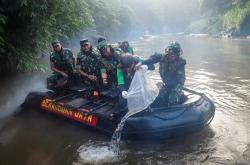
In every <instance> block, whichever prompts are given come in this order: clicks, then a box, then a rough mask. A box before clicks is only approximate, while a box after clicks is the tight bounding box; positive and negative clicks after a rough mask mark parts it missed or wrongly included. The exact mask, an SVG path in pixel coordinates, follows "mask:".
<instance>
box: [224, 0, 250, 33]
mask: <svg viewBox="0 0 250 165" xmlns="http://www.w3.org/2000/svg"><path fill="white" fill-rule="evenodd" d="M248 17H250V1H248V2H247V3H246V4H245V5H240V4H238V5H236V6H234V8H233V9H232V10H230V11H228V12H227V13H226V14H225V15H224V19H223V25H224V29H225V30H226V31H228V32H237V31H240V30H241V27H242V25H243V24H244V23H245V21H246V20H247V18H248Z"/></svg>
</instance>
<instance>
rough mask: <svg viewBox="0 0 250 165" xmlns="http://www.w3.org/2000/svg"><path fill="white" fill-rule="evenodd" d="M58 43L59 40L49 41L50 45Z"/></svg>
mask: <svg viewBox="0 0 250 165" xmlns="http://www.w3.org/2000/svg"><path fill="white" fill-rule="evenodd" d="M58 43H60V41H59V40H57V39H56V40H53V41H52V42H51V45H52V46H55V45H56V44H58Z"/></svg>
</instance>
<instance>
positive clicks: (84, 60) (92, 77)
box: [77, 39, 101, 96]
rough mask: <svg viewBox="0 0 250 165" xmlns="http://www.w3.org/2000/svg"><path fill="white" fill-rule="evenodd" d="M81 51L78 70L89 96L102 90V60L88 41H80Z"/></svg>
mask: <svg viewBox="0 0 250 165" xmlns="http://www.w3.org/2000/svg"><path fill="white" fill-rule="evenodd" d="M80 46H81V51H80V52H79V53H78V54H77V70H78V72H79V73H80V75H81V77H82V80H83V83H84V85H85V86H86V87H87V89H88V90H87V91H88V95H89V96H91V95H92V94H93V91H94V90H97V91H99V90H100V81H101V74H100V60H101V55H100V53H99V51H98V50H96V49H95V48H94V47H92V45H91V44H90V43H89V41H88V40H87V39H83V40H81V41H80Z"/></svg>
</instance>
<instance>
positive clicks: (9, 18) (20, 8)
mask: <svg viewBox="0 0 250 165" xmlns="http://www.w3.org/2000/svg"><path fill="white" fill-rule="evenodd" d="M1 3H2V5H1V8H0V11H1V14H0V33H1V36H0V64H1V65H0V72H10V71H13V72H15V71H31V70H39V68H40V69H42V68H43V67H41V66H40V65H39V63H38V57H37V55H38V54H41V53H45V52H48V50H49V48H50V42H51V40H52V39H54V38H63V39H64V40H65V41H67V40H68V39H70V38H73V37H75V36H76V35H77V34H79V32H84V31H87V30H88V29H90V28H94V29H96V31H97V33H100V34H104V35H106V36H111V35H115V34H116V35H117V34H118V33H120V32H121V30H120V28H121V26H124V24H128V25H130V24H131V22H130V19H129V14H127V12H126V11H122V10H123V8H122V5H121V3H120V2H119V1H116V0H109V1H108V3H107V1H104V0H53V1H50V0H18V1H17V0H2V2H1ZM38 66H39V67H38Z"/></svg>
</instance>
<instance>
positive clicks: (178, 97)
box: [152, 84, 185, 107]
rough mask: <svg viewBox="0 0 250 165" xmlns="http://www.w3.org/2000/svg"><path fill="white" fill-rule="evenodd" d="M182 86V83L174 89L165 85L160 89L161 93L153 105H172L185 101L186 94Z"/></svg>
mask: <svg viewBox="0 0 250 165" xmlns="http://www.w3.org/2000/svg"><path fill="white" fill-rule="evenodd" d="M182 88H183V86H182V85H181V84H178V85H177V86H176V87H175V88H172V89H171V88H168V87H167V86H165V85H164V86H163V87H162V88H161V89H160V92H159V95H158V96H157V98H156V99H155V101H154V102H153V104H152V106H157V107H159V106H170V105H176V104H180V103H182V102H184V100H185V96H184V92H183V91H182Z"/></svg>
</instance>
